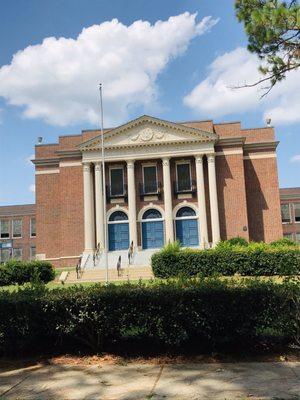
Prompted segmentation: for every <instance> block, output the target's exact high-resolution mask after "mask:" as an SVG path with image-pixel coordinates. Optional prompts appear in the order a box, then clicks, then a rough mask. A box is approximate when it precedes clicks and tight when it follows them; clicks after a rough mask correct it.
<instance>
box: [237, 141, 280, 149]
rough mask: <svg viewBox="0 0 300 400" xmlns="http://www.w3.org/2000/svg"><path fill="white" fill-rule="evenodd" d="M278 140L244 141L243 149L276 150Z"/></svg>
mask: <svg viewBox="0 0 300 400" xmlns="http://www.w3.org/2000/svg"><path fill="white" fill-rule="evenodd" d="M278 144H279V141H270V142H255V143H245V144H244V150H247V151H251V150H276V148H277V146H278Z"/></svg>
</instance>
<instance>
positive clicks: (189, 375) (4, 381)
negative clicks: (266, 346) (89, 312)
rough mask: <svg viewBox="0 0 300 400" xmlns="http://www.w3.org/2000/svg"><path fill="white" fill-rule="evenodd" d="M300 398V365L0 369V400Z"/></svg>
mask: <svg viewBox="0 0 300 400" xmlns="http://www.w3.org/2000/svg"><path fill="white" fill-rule="evenodd" d="M245 398H250V399H274V400H275V399H276V400H279V399H300V362H276V363H275V362H270V363H267V362H249V363H222V364H216V363H211V364H204V363H201V364H200V363H199V364H195V363H193V364H192V363H191V364H166V365H155V364H139V363H128V364H127V365H123V366H122V365H112V364H107V365H105V364H104V365H103V366H98V365H93V366H76V365H75V366H73V365H35V366H32V367H29V368H23V369H18V370H5V369H0V399H1V400H4V399H14V400H17V399H18V400H21V399H22V400H23V399H36V400H37V399H38V400H46V399H47V400H49V399H55V400H62V399H66V400H71V399H72V400H73V399H74V400H75V399H80V400H82V399H101V400H137V399H139V400H143V399H145V400H146V399H152V400H162V399H172V400H175V399H176V400H184V399H189V400H195V399H199V400H200V399H201V400H202V399H214V400H219V399H220V400H221V399H222V400H224V399H226V400H236V399H239V400H241V399H245Z"/></svg>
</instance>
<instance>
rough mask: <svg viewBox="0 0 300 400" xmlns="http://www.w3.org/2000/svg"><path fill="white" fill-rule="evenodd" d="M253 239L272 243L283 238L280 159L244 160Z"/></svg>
mask: <svg viewBox="0 0 300 400" xmlns="http://www.w3.org/2000/svg"><path fill="white" fill-rule="evenodd" d="M244 166H245V179H246V195H247V208H248V222H249V236H250V239H251V240H254V241H258V242H259V241H265V242H271V241H273V240H276V239H279V238H281V237H282V225H281V216H280V199H279V187H278V175H277V162H276V158H261V159H250V160H245V161H244Z"/></svg>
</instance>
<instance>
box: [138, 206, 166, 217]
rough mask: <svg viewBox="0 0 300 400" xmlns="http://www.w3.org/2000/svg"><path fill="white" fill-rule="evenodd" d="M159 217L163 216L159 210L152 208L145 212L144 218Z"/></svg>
mask: <svg viewBox="0 0 300 400" xmlns="http://www.w3.org/2000/svg"><path fill="white" fill-rule="evenodd" d="M159 218H162V216H161V213H160V212H159V211H158V210H155V209H154V208H151V209H150V210H147V211H145V212H144V214H143V218H142V219H159Z"/></svg>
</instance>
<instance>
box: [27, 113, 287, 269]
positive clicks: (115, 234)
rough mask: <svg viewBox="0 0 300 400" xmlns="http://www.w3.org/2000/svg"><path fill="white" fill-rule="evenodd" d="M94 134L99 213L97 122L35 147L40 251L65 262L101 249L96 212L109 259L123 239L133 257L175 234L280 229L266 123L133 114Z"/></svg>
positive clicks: (192, 236) (139, 258)
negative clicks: (251, 125) (92, 127)
mask: <svg viewBox="0 0 300 400" xmlns="http://www.w3.org/2000/svg"><path fill="white" fill-rule="evenodd" d="M103 139H104V147H105V181H106V213H104V212H103V204H104V202H103V196H102V193H103V185H102V181H103V178H102V172H101V168H102V166H101V140H102V137H101V132H100V131H99V130H87V131H82V133H81V134H79V135H73V136H60V137H59V141H58V143H55V144H42V145H37V146H36V149H35V160H34V163H35V174H36V218H37V244H36V246H37V249H36V250H37V255H38V257H39V258H43V259H49V260H51V261H53V262H54V263H55V264H56V265H68V264H73V265H74V263H75V262H76V261H77V260H78V257H79V256H80V255H81V254H91V253H92V252H93V251H94V250H95V249H96V247H97V245H98V247H99V248H102V247H103V243H104V229H103V226H104V218H107V223H108V225H107V226H108V229H107V232H108V247H109V253H110V254H111V260H112V262H114V260H115V259H114V258H113V256H114V255H115V256H117V255H119V254H120V255H123V256H125V255H126V253H127V252H128V248H129V246H130V244H131V243H132V244H133V248H134V254H135V262H136V264H140V265H143V263H144V262H147V260H149V256H150V255H151V254H152V253H153V251H155V250H157V248H160V247H162V246H163V245H164V244H166V243H168V242H172V241H174V240H176V239H178V240H179V241H180V242H181V243H182V245H183V246H187V247H188V246H195V247H208V246H210V245H213V244H215V243H217V242H218V241H219V240H220V239H228V238H231V237H235V236H241V237H244V238H246V239H250V240H255V241H266V242H270V241H272V240H275V239H278V238H281V237H282V224H281V215H280V197H279V187H278V175H277V160H276V147H277V144H278V142H277V141H275V137H274V130H273V128H271V127H265V128H257V129H242V128H241V123H240V122H232V123H224V124H214V123H213V121H211V120H209V121H194V122H182V123H174V122H168V121H164V120H161V119H157V118H153V117H149V116H142V117H140V118H137V119H135V120H133V121H130V122H128V123H126V124H124V125H122V126H119V127H116V128H113V129H107V130H105V131H104V138H103ZM145 257H146V258H145ZM147 257H148V258H147ZM100 264H101V263H100Z"/></svg>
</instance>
